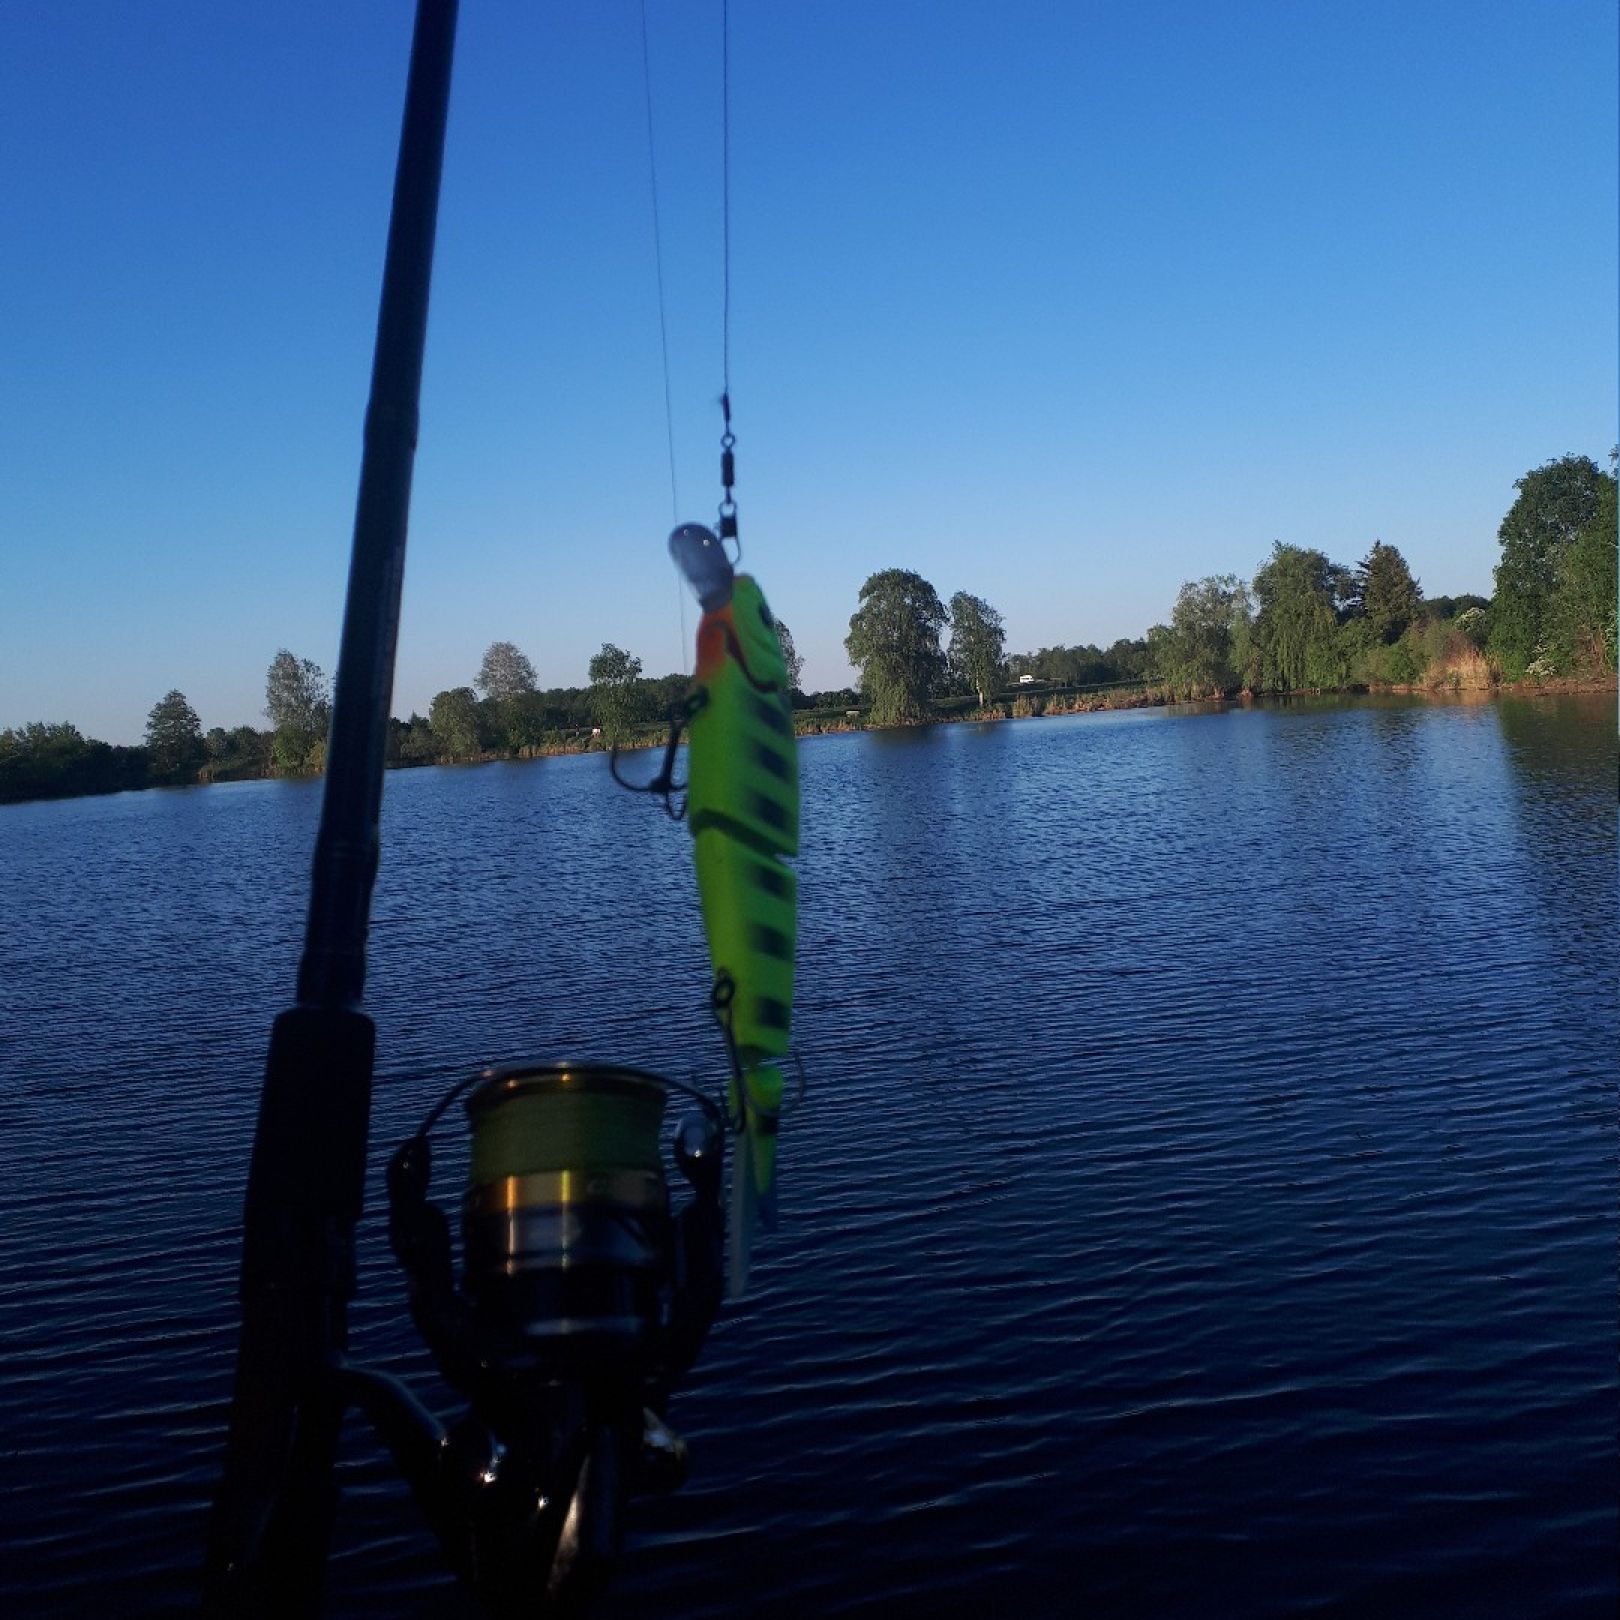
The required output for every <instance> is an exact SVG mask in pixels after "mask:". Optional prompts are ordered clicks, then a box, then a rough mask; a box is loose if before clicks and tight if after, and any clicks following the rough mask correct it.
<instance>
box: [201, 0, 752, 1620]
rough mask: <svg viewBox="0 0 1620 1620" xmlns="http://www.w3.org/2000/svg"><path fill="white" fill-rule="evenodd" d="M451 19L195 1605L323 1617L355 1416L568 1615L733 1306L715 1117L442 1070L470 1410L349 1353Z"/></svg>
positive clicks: (427, 103)
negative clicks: (460, 1160)
mask: <svg viewBox="0 0 1620 1620" xmlns="http://www.w3.org/2000/svg"><path fill="white" fill-rule="evenodd" d="M456 12H457V0H418V4H417V10H416V21H415V30H414V35H413V41H412V48H411V59H410V68H409V74H408V78H407V87H406V97H405V112H404V121H403V128H402V132H401V137H400V149H399V160H398V166H397V169H396V174H395V183H394V196H393V209H392V215H391V218H390V223H389V234H388V248H387V254H386V257H385V262H384V270H383V287H382V297H381V307H380V313H379V317H378V325H377V343H376V351H375V357H374V361H373V368H372V379H371V397H370V402H369V404H368V407H367V411H366V423H365V439H364V450H363V455H362V461H361V471H360V489H359V496H358V501H357V506H356V513H355V525H354V539H353V551H352V558H351V564H350V572H349V586H348V597H347V603H346V607H345V613H344V624H343V639H342V647H341V652H340V656H339V663H338V675H337V685H336V692H335V697H334V705H333V716H332V726H331V734H330V740H329V744H328V754H327V776H326V783H325V791H324V797H323V802H322V812H321V821H320V827H319V831H318V834H317V838H316V846H315V856H314V863H313V874H312V881H311V891H310V905H309V914H308V921H307V927H306V933H305V942H304V950H303V954H302V957H301V959H300V963H299V969H298V980H297V999H296V1001H295V1003H294V1005H293V1006H292V1007H290V1008H288V1009H287V1010H286V1011H284V1012H282V1013H281V1014H280V1015H279V1016H278V1017H277V1018H276V1020H275V1023H274V1026H273V1028H272V1032H271V1039H270V1050H269V1055H268V1058H267V1061H266V1067H265V1078H264V1085H263V1090H262V1092H261V1098H260V1106H259V1117H258V1124H257V1128H256V1131H255V1136H254V1145H253V1156H252V1161H251V1164H250V1167H249V1173H248V1186H247V1195H246V1200H245V1208H244V1233H243V1248H242V1266H241V1275H240V1295H241V1304H242V1328H241V1336H240V1340H239V1345H238V1354H237V1365H236V1377H235V1384H234V1389H233V1394H232V1401H231V1409H230V1419H229V1427H228V1432H227V1436H226V1444H225V1462H224V1468H223V1472H222V1478H221V1481H220V1484H219V1487H218V1489H217V1491H216V1494H215V1498H214V1505H213V1512H212V1515H211V1519H210V1525H209V1541H208V1551H207V1562H206V1569H205V1578H204V1608H205V1612H207V1613H208V1614H209V1615H211V1616H216V1617H226V1616H229V1617H231V1620H238V1617H243V1620H260V1617H265V1620H268V1617H275V1620H281V1617H285V1616H299V1615H308V1614H314V1613H317V1612H319V1609H320V1605H321V1595H322V1590H323V1586H324V1574H325V1565H326V1559H327V1553H328V1548H329V1546H330V1542H331V1537H332V1531H333V1524H334V1518H335V1511H336V1501H337V1493H336V1486H335V1480H334V1468H335V1462H336V1452H337V1445H338V1438H339V1434H340V1431H341V1428H342V1424H343V1421H344V1418H345V1415H346V1414H347V1413H348V1412H350V1411H356V1412H359V1413H360V1414H361V1415H363V1416H364V1417H365V1418H366V1419H367V1420H368V1421H369V1423H370V1425H371V1427H372V1428H373V1430H374V1431H375V1433H376V1435H377V1437H378V1438H379V1439H380V1440H381V1441H382V1442H383V1444H384V1445H385V1446H386V1447H387V1449H388V1451H389V1453H390V1454H391V1456H392V1458H393V1461H394V1463H395V1465H396V1467H397V1468H398V1469H399V1471H400V1472H401V1473H402V1474H403V1475H404V1477H405V1479H406V1480H407V1482H408V1483H409V1485H410V1486H411V1489H412V1492H413V1495H414V1496H415V1498H416V1500H417V1503H418V1505H419V1507H420V1508H421V1510H422V1512H423V1514H424V1516H425V1517H426V1519H427V1521H428V1523H429V1525H430V1527H431V1528H432V1529H433V1531H434V1533H435V1535H436V1536H437V1538H438V1540H439V1544H440V1547H441V1549H442V1550H443V1552H444V1554H445V1557H446V1560H447V1562H448V1563H449V1564H450V1566H451V1568H452V1569H453V1570H454V1571H455V1572H456V1573H457V1574H458V1575H459V1576H460V1577H461V1578H462V1579H463V1580H464V1581H465V1582H466V1583H467V1584H468V1585H469V1586H470V1587H471V1589H472V1590H473V1591H474V1592H475V1593H476V1595H477V1596H478V1597H479V1598H480V1600H481V1601H482V1602H483V1603H484V1605H485V1606H486V1607H487V1608H488V1609H489V1610H490V1611H491V1612H492V1613H495V1614H500V1615H505V1614H512V1615H516V1614H519V1613H522V1614H525V1615H532V1614H536V1613H543V1614H550V1615H554V1616H562V1615H574V1614H579V1613H582V1612H583V1611H584V1609H585V1607H586V1606H587V1605H588V1604H589V1602H590V1601H591V1599H592V1598H593V1597H594V1596H595V1594H596V1593H597V1592H599V1591H600V1589H601V1587H602V1585H603V1583H604V1582H605V1580H606V1578H607V1574H608V1572H609V1569H610V1567H611V1565H612V1562H613V1560H614V1557H615V1556H616V1554H617V1552H618V1549H619V1545H620V1541H621V1538H622V1525H623V1507H624V1501H625V1498H626V1496H627V1494H628V1492H629V1491H630V1490H632V1489H637V1488H639V1489H659V1490H666V1489H672V1488H674V1487H675V1486H676V1485H678V1484H679V1483H680V1482H681V1480H682V1479H683V1478H684V1474H685V1467H686V1452H685V1446H684V1443H683V1442H682V1441H681V1440H680V1439H679V1437H678V1436H676V1435H675V1434H674V1432H673V1431H672V1430H670V1429H669V1428H668V1427H667V1425H666V1424H665V1423H664V1421H663V1416H664V1412H665V1409H666V1407H667V1403H668V1400H669V1395H670V1391H671V1389H672V1387H673V1385H674V1383H675V1382H676V1380H677V1379H678V1378H679V1377H681V1376H682V1375H683V1374H684V1373H685V1372H686V1371H687V1370H688V1369H689V1368H690V1367H691V1365H692V1364H693V1362H694V1361H695V1359H696V1357H697V1355H698V1352H699V1350H700V1349H701V1347H702V1345H703V1342H704V1340H705V1338H706V1336H707V1334H708V1331H709V1328H710V1326H711V1325H712V1323H713V1321H714V1318H715V1315H716V1314H717V1312H718V1310H719V1307H720V1302H721V1298H722V1295H723V1293H724V1271H725V1261H724V1248H725V1235H726V1220H725V1213H724V1210H723V1207H722V1203H721V1184H722V1180H723V1174H724V1142H725V1135H726V1125H727V1122H726V1119H725V1117H724V1115H723V1114H722V1112H721V1110H720V1109H719V1107H718V1106H717V1105H716V1104H715V1103H714V1102H712V1101H711V1100H709V1099H708V1098H707V1097H705V1096H704V1095H703V1094H702V1093H700V1092H697V1091H694V1090H693V1089H692V1088H690V1087H686V1086H683V1085H681V1084H679V1083H677V1082H674V1081H670V1080H668V1079H665V1078H663V1077H661V1076H658V1075H655V1074H650V1073H648V1072H646V1071H642V1070H636V1069H629V1068H625V1067H623V1066H617V1065H611V1064H586V1065H580V1064H572V1065H569V1064H548V1063H519V1064H509V1065H504V1066H501V1067H497V1068H490V1069H485V1070H483V1071H481V1072H479V1073H478V1074H475V1075H473V1076H470V1077H468V1078H467V1079H464V1080H462V1081H459V1082H458V1083H456V1084H455V1085H453V1086H452V1087H451V1088H450V1089H449V1091H448V1092H447V1093H446V1094H445V1095H444V1096H443V1097H442V1098H441V1099H440V1101H439V1102H438V1103H437V1104H436V1105H435V1106H434V1107H433V1108H432V1109H431V1110H430V1112H429V1113H428V1115H427V1117H426V1119H425V1120H424V1121H423V1123H422V1125H421V1126H420V1127H419V1128H418V1130H417V1131H416V1132H415V1134H414V1135H412V1136H411V1137H410V1138H409V1139H408V1140H407V1141H406V1142H405V1143H404V1144H403V1145H402V1146H401V1147H400V1148H398V1149H397V1150H396V1151H395V1153H394V1154H393V1156H392V1158H391V1159H390V1162H389V1165H388V1171H387V1178H386V1180H387V1190H388V1232H389V1241H390V1246H391V1248H392V1249H393V1252H394V1255H395V1258H396V1259H397V1260H398V1261H399V1263H400V1265H401V1267H402V1269H403V1270H404V1273H405V1277H406V1282H407V1287H408V1294H409V1301H410V1310H411V1316H412V1319H413V1321H414V1323H415V1325H416V1327H417V1329H418V1331H419V1332H420V1333H421V1335H422V1337H423V1339H424V1341H425V1342H426V1344H427V1346H428V1348H429V1349H430V1351H431V1352H432V1354H433V1357H434V1359H435V1361H436V1363H437V1365H438V1368H439V1371H440V1372H441V1373H442V1374H443V1376H444V1377H445V1379H446V1381H447V1382H448V1383H450V1384H451V1385H452V1386H453V1387H455V1388H456V1389H457V1390H458V1391H460V1392H461V1393H462V1394H464V1395H465V1396H466V1397H467V1399H468V1402H469V1405H468V1410H467V1412H466V1413H465V1414H464V1415H463V1416H462V1417H460V1418H459V1419H457V1420H455V1421H453V1422H452V1423H450V1424H448V1425H446V1424H444V1423H441V1422H440V1420H439V1419H438V1418H437V1417H435V1416H434V1415H433V1413H431V1412H430V1411H428V1410H427V1408H426V1407H425V1406H423V1405H422V1404H421V1403H420V1402H419V1401H418V1400H417V1399H416V1398H415V1396H414V1395H413V1394H412V1393H411V1392H410V1390H409V1389H408V1388H407V1387H406V1386H405V1385H404V1384H403V1383H401V1382H400V1381H399V1380H398V1379H395V1378H393V1377H391V1376H389V1375H386V1374H383V1373H379V1372H377V1371H374V1370H371V1369H367V1368H364V1367H359V1366H355V1365H353V1364H352V1363H350V1362H349V1361H348V1359H347V1348H348V1345H347V1340H348V1331H347V1328H348V1324H347V1318H348V1305H349V1301H350V1300H351V1299H352V1298H353V1296H354V1293H355V1288H356V1282H355V1254H354V1238H355V1227H356V1224H357V1222H358V1221H359V1218H360V1215H361V1210H362V1204H363V1194H364V1181H365V1164H366V1141H367V1130H368V1125H369V1115H370V1096H371V1084H372V1078H373V1068H374V1060H375V1046H376V1036H375V1029H374V1026H373V1024H372V1021H371V1019H370V1018H369V1017H368V1016H367V1015H366V1014H365V1013H364V1012H363V1011H362V1010H361V1001H362V996H363V991H364V986H365V970H366V935H367V929H368V924H369V917H370V906H371V893H372V888H373V884H374V881H375V878H376V873H377V863H378V854H379V849H380V837H379V812H380V808H381V800H382V780H383V770H384V766H385V747H386V737H387V721H388V711H389V707H390V700H391V697H392V687H393V671H394V655H395V644H396V641H397V634H398V624H399V607H400V594H401V586H402V582H403V574H404V557H405V543H406V529H407V521H408V516H409V506H410V486H411V472H412V462H413V458H414V453H415V446H416V435H417V420H418V401H419V396H420V389H421V374H422V354H423V347H424V343H425V337H426V326H427V311H428V293H429V286H430V281H431V275H432V263H433V246H434V233H435V226H436V220H437V212H438V197H439V184H440V177H441V173H442V169H443V155H444V138H445V124H446V117H447V112H448V105H449V90H450V77H451V62H452V57H453V54H454V42H455V28H456ZM728 1039H729V1026H728ZM680 1095H684V1096H686V1097H687V1098H689V1099H690V1100H691V1101H692V1102H694V1103H695V1104H696V1105H697V1111H696V1112H695V1113H692V1114H689V1115H688V1116H687V1117H686V1118H684V1119H683V1120H682V1121H680V1123H679V1125H678V1128H677V1131H676V1134H675V1138H674V1141H673V1143H672V1146H671V1156H672V1157H673V1160H674V1163H675V1165H676V1166H677V1167H678V1168H679V1170H680V1172H681V1176H682V1178H683V1180H684V1182H685V1185H686V1188H687V1190H688V1192H689V1195H690V1196H688V1197H687V1198H686V1199H685V1201H684V1202H683V1203H681V1204H680V1205H679V1206H678V1207H677V1206H676V1205H675V1203H674V1202H673V1201H672V1199H671V1196H670V1183H669V1178H668V1176H667V1175H666V1173H665V1168H664V1155H663V1152H662V1150H661V1148H660V1141H659V1133H660V1130H661V1127H662V1122H663V1116H664V1110H665V1107H666V1105H667V1103H668V1102H669V1101H670V1099H671V1098H672V1097H673V1096H680ZM749 1099H750V1100H751V1099H752V1092H750V1093H749ZM457 1100H460V1101H462V1102H463V1105H464V1111H465V1114H466V1118H467V1125H468V1129H469V1132H470V1137H471V1155H470V1158H471V1169H470V1176H469V1185H468V1189H467V1193H466V1196H465V1199H464V1204H463V1223H462V1225H463V1265H462V1268H461V1274H460V1279H459V1282H458V1280H457V1275H456V1268H455V1263H454V1245H453V1241H452V1237H451V1229H450V1222H449V1221H448V1219H447V1218H446V1217H445V1215H444V1214H443V1213H442V1212H441V1211H440V1210H439V1209H438V1208H437V1207H436V1206H435V1205H434V1204H433V1203H432V1202H431V1201H430V1200H429V1198H428V1186H429V1179H430V1175H431V1165H432V1156H431V1148H430V1142H429V1138H430V1133H431V1132H432V1130H433V1128H434V1126H435V1125H436V1124H437V1122H438V1121H439V1119H440V1118H441V1117H442V1115H443V1114H444V1113H445V1112H446V1111H447V1109H448V1108H449V1107H450V1105H451V1103H453V1102H455V1101H457ZM738 1106H739V1108H742V1109H744V1110H746V1108H747V1107H748V1106H750V1101H749V1100H745V1101H743V1102H740V1103H739V1104H738ZM750 1122H751V1123H752V1124H753V1125H754V1126H755V1128H756V1130H757V1124H758V1122H757V1121H752V1120H751V1121H750ZM772 1123H773V1125H774V1121H773V1122H772Z"/></svg>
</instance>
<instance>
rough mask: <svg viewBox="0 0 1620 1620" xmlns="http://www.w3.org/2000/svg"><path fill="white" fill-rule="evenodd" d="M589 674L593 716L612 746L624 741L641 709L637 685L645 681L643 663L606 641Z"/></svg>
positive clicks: (592, 661)
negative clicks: (641, 680) (642, 670)
mask: <svg viewBox="0 0 1620 1620" xmlns="http://www.w3.org/2000/svg"><path fill="white" fill-rule="evenodd" d="M586 674H587V675H588V676H589V677H590V682H591V695H590V703H591V714H592V715H593V716H594V717H595V720H596V723H597V725H599V726H600V727H601V728H602V735H603V736H604V737H605V738H606V739H607V740H608V741H609V742H610V743H617V742H622V741H623V740H624V735H625V733H626V732H627V731H628V730H629V729H630V726H631V725H632V724H633V723H634V721H635V719H636V717H637V715H636V711H637V709H638V708H639V707H640V704H639V702H638V699H639V697H640V694H639V693H638V692H637V690H636V682H637V681H639V680H640V679H641V660H640V659H639V658H635V657H632V656H631V655H630V654H629V653H627V652H626V651H625V650H624V648H623V647H615V646H614V645H613V643H612V642H611V641H604V642H603V643H602V650H601V652H599V653H597V655H596V656H595V657H594V658H592V659H591V662H590V667H589V668H588V669H587V671H586Z"/></svg>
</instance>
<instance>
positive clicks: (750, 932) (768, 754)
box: [669, 524, 799, 1293]
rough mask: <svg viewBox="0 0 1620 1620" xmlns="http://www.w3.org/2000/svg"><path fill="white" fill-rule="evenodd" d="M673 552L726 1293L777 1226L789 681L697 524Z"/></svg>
mask: <svg viewBox="0 0 1620 1620" xmlns="http://www.w3.org/2000/svg"><path fill="white" fill-rule="evenodd" d="M669 543H670V551H671V553H672V554H673V555H674V557H675V560H676V562H677V564H679V566H680V568H681V570H682V572H683V573H685V575H686V577H687V578H688V580H690V581H691V583H692V585H693V587H694V589H695V590H696V591H697V593H698V598H699V601H700V602H701V603H702V606H703V610H704V611H703V619H702V622H701V623H700V624H699V625H698V633H697V668H696V675H695V688H694V691H693V694H692V699H691V702H690V704H689V708H688V712H689V714H690V720H689V723H688V735H689V738H690V743H689V747H688V751H687V784H688V786H687V798H686V818H687V824H688V826H689V827H690V828H691V832H692V853H693V859H694V861H695V864H696V867H697V882H698V894H699V897H700V899H701V901H702V906H703V924H704V928H705V930H706V932H707V934H708V939H709V958H710V961H711V963H712V965H713V968H714V1005H715V1010H716V1013H717V1015H718V1017H719V1018H720V1021H721V1024H722V1026H723V1027H724V1028H725V1030H726V1032H727V1042H728V1046H729V1047H730V1053H731V1060H732V1071H733V1072H732V1079H731V1105H732V1114H733V1117H734V1118H736V1119H738V1120H739V1121H740V1125H741V1128H740V1130H739V1132H738V1136H737V1151H736V1155H735V1162H734V1164H733V1167H732V1199H731V1220H730V1222H729V1223H728V1225H729V1233H730V1245H731V1256H730V1271H731V1284H732V1291H733V1293H736V1292H739V1291H740V1290H741V1287H742V1284H743V1282H744V1280H745V1279H746V1276H747V1268H748V1254H749V1249H750V1247H751V1244H752V1240H753V1236H754V1232H755V1230H756V1229H757V1227H759V1226H760V1225H763V1226H765V1227H767V1228H769V1227H771V1226H772V1225H774V1223H775V1213H776V1146H777V1122H778V1119H779V1117H780V1115H781V1110H782V1100H783V1094H784V1091H785V1089H786V1088H785V1084H784V1080H783V1074H782V1060H783V1059H784V1058H785V1057H786V1056H787V1053H788V1047H789V1043H790V1040H791V1036H792V1023H793V963H794V952H795V945H796V936H797V931H798V879H797V877H796V876H795V874H794V871H793V868H792V867H790V866H789V865H787V862H788V860H790V859H791V858H792V857H793V856H794V855H796V854H797V853H798V849H799V760H798V749H797V746H796V744H795V742H794V734H793V710H792V707H791V705H790V703H789V701H788V691H789V684H788V672H787V666H786V664H785V663H784V662H783V659H782V649H781V645H780V643H779V642H778V640H777V636H776V627H775V622H774V621H773V620H772V618H771V614H770V609H769V608H768V607H767V606H766V605H765V596H764V593H763V592H762V591H761V590H760V588H759V586H758V584H757V583H756V582H755V581H754V580H753V579H752V578H750V577H749V576H748V575H747V574H734V573H733V572H732V570H731V565H730V563H729V561H728V560H727V559H726V555H725V551H724V549H723V548H722V546H721V545H720V542H719V541H718V540H717V539H716V538H715V537H714V535H713V534H712V533H711V532H710V531H709V530H708V529H706V528H704V527H703V526H702V525H700V524H684V525H682V527H681V528H678V529H677V530H676V531H675V532H674V533H673V534H672V535H671V536H670V542H669Z"/></svg>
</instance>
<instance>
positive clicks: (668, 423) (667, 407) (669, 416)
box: [641, 0, 686, 645]
mask: <svg viewBox="0 0 1620 1620" xmlns="http://www.w3.org/2000/svg"><path fill="white" fill-rule="evenodd" d="M641 88H642V93H643V96H644V98H645V100H646V105H647V178H648V181H649V187H648V190H649V193H650V195H651V198H652V227H653V269H654V271H655V273H656V275H657V278H658V348H659V353H660V355H661V356H662V358H663V363H664V436H665V439H666V442H667V445H668V449H669V502H670V512H671V520H672V521H673V522H675V523H679V522H680V520H681V495H680V489H679V486H678V485H677V483H676V478H675V410H674V406H673V404H672V403H671V394H670V385H669V317H668V315H667V313H666V310H665V298H664V233H663V228H662V224H661V222H660V220H659V217H658V144H657V141H656V140H655V139H654V136H653V95H652V51H651V49H650V47H649V46H648V43H647V0H641ZM685 639H686V638H685V635H684V634H683V635H682V638H681V640H682V643H683V645H684V643H685Z"/></svg>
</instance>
